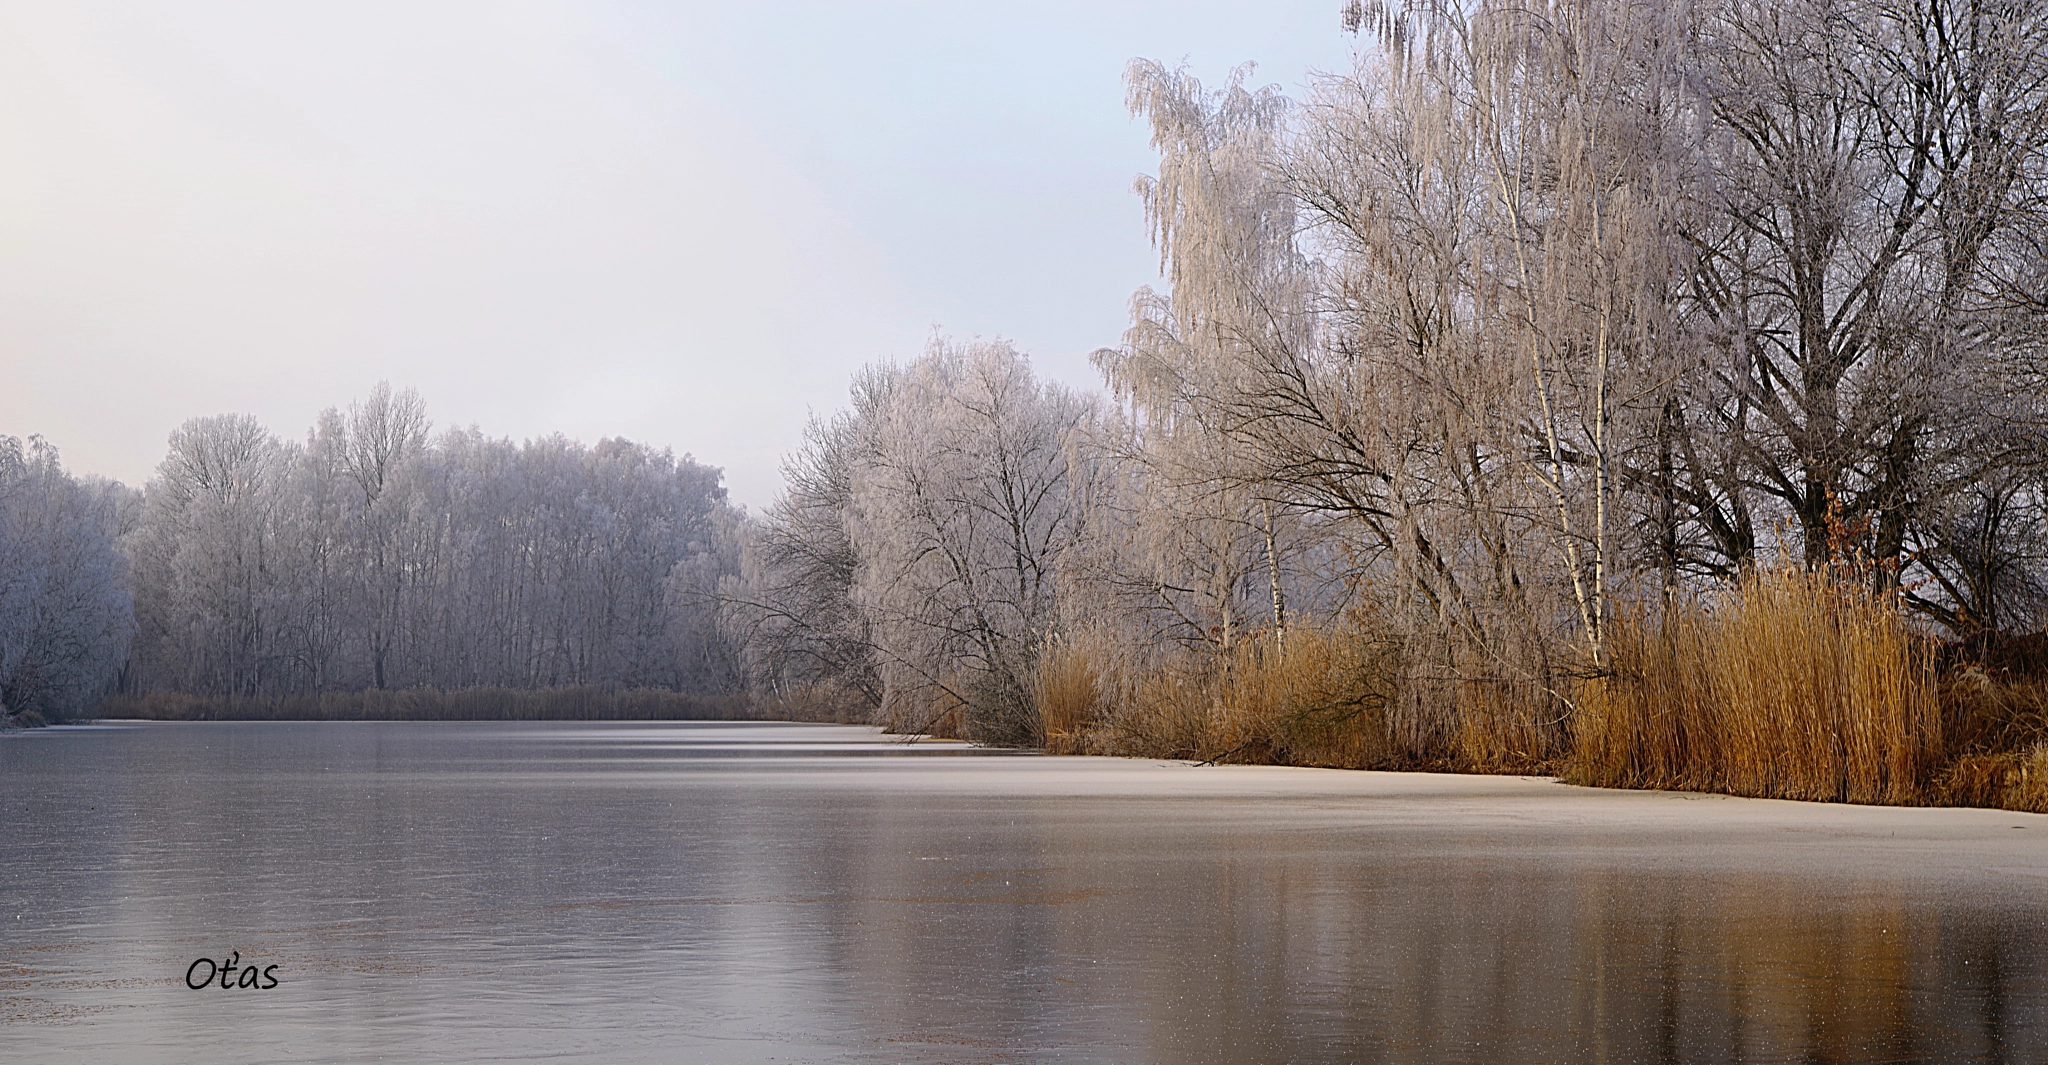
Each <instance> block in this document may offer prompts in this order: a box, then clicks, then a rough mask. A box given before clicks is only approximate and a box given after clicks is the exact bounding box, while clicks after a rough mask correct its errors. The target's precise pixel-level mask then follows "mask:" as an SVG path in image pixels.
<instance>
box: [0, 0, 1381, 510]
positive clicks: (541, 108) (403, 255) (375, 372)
mask: <svg viewBox="0 0 2048 1065" xmlns="http://www.w3.org/2000/svg"><path fill="white" fill-rule="evenodd" d="M1340 7H1341V3H1340V2H1339V0H1296V2H1284V3H1259V4H1250V3H1239V4H1224V3H1164V2H1161V3H1124V4H1109V3H1103V4H1084V3H1043V4H1011V5H991V4H939V3H859V4H818V3H791V2H784V3H776V4H772V5H771V4H761V5H754V4H738V5H734V4H726V5H703V6H699V5H690V4H668V3H652V2H637V3H625V2H621V3H591V2H585V3H565V4H558V3H546V2H532V0H492V2H489V3H474V4H455V3H443V4H437V3H420V2H406V3H378V2H360V0H352V2H350V3H347V4H340V3H336V4H330V5H326V6H325V7H315V6H313V5H306V4H291V5H281V4H274V3H267V2H263V3H258V2H250V3H207V2H192V0H186V2H181V3H179V4H176V5H141V4H129V3H120V4H112V3H110V4H94V3H66V4H61V5H58V4H49V3H43V2H34V0H31V2H0V142H4V143H5V144H7V145H8V149H7V158H8V163H7V165H6V166H4V167H0V433H8V434H14V435H26V434H29V433H40V434H42V435H44V436H46V437H48V438H49V439H50V440H51V441H52V442H53V443H55V444H57V445H58V446H59V447H60V448H61V449H62V450H63V452H64V454H65V457H66V461H67V464H68V465H70V466H71V467H72V468H73V469H74V470H76V471H80V472H87V473H101V474H105V475H108V476H112V477H117V478H120V479H122V480H126V481H129V482H131V483H137V482H140V481H141V480H142V479H144V478H145V477H146V476H147V475H148V473H149V471H150V470H151V468H152V467H153V466H154V464H155V463H156V461H157V460H158V459H159V458H160V457H161V455H162V448H163V440H164V437H165V435H166V434H167V433H168V432H169V431H170V429H171V428H172V427H173V426H175V425H176V424H177V423H178V422H180V421H182V420H184V419H185V418H187V417H190V416H192V415H195V414H212V413H220V412H224V411H242V412H247V413H251V414H254V415H256V416H258V417H259V418H261V419H263V420H264V421H265V422H266V423H267V424H268V425H269V426H270V427H271V428H272V429H273V430H274V431H276V432H278V433H279V434H280V435H284V436H287V437H294V436H297V435H298V434H300V433H302V432H304V430H305V428H306V427H307V426H308V425H309V424H310V423H311V420H312V418H313V416H314V414H315V412H317V411H318V410H319V409H320V408H321V407H324V406H329V405H341V404H345V403H346V402H347V401H348V400H349V399H350V398H351V397H354V396H359V395H361V394H362V393H364V392H365V391H367V390H368V389H369V387H370V386H371V385H372V384H374V383H375V382H376V381H377V380H379V379H380V378H387V379H389V380H391V381H392V383H393V384H395V385H398V386H401V387H403V386H412V387H416V388H418V389H419V390H420V391H421V392H422V393H423V394H424V395H425V397H426V399H427V403H428V409H429V411H430V413H431V414H432V416H433V418H434V421H435V423H436V424H437V425H441V426H446V425H452V424H469V423H475V424H477V425H479V426H480V427H481V428H482V429H483V430H484V431H485V432H487V433H491V434H493V435H509V436H513V437H525V436H530V435H534V434H539V433H545V432H550V431H556V430H559V431H561V432H564V433H567V434H569V435H572V436H578V437H582V438H584V439H586V440H595V439H597V438H598V437H601V436H608V435H621V436H628V437H632V438H634V439H640V440H647V441H651V442H654V443H657V444H666V445H669V446H672V447H674V448H675V449H676V450H677V451H679V452H680V451H689V452H691V453H693V454H695V455H696V456H697V457H698V458H699V459H701V460H703V461H706V462H710V463H713V464H716V465H721V466H724V467H725V468H726V470H727V473H728V480H729V483H730V484H731V486H732V489H733V495H734V498H735V499H736V500H738V501H739V502H743V503H746V504H748V505H749V506H751V507H753V508H756V509H758V508H759V507H760V506H761V505H763V504H765V503H767V502H768V501H769V500H771V499H772V498H773V497H774V494H775V492H776V488H777V484H778V477H777V475H776V472H775V467H776V462H777V459H778V456H779V455H780V454H781V453H782V452H783V451H785V450H787V449H788V448H789V447H790V446H791V445H793V444H794V443H795V441H796V439H797V436H798V434H799V433H800V431H801V428H802V424H803V420H804V417H805V414H806V411H807V410H812V409H816V410H821V411H822V410H826V409H830V408H832V407H834V406H837V405H838V404H839V403H840V402H841V400H842V398H843V395H844V390H845V384H846V378H847V375H848V374H849V373H850V372H851V371H852V370H853V369H854V368H856V367H857V366H859V365H860V364H862V363H864V362H868V361H871V360H874V359H879V358H891V357H894V358H901V357H908V356H911V355H915V354H916V353H917V351H918V350H919V349H920V348H921V347H922V345H923V343H924V339H925V337H926V336H927V335H928V334H929V333H930V331H931V329H932V328H933V327H934V326H938V327H940V328H942V329H944V330H946V331H947V332H950V333H957V334H962V335H971V334H981V335H1002V336H1006V337H1009V338H1011V339H1013V340H1015V341H1016V342H1017V343H1018V344H1019V345H1020V346H1021V347H1023V348H1024V349H1025V350H1027V351H1029V352H1031V353H1032V355H1033V357H1034V360H1035V361H1036V363H1037V365H1038V366H1039V367H1040V369H1041V370H1042V371H1043V372H1045V373H1048V374H1050V375H1052V376H1054V377H1057V378H1060V379H1062V380H1066V381H1069V382H1071V383H1074V384H1079V385H1084V386H1089V387H1093V386H1094V385H1095V378H1094V374H1093V371H1092V369H1091V368H1090V367H1089V364H1088V361H1087V354H1088V352H1089V351H1091V350H1093V349H1094V348H1096V347H1099V346H1102V345H1105V344H1111V343H1114V342H1115V341H1116V339H1117V336H1118V333H1119V332H1120V331H1121V329H1122V328H1123V325H1124V320H1125V307H1126V302H1127V300H1128V299H1129V297H1130V294H1131V291H1132V290H1133V289H1135V288H1136V287H1137V286H1139V285H1142V284H1147V283H1151V282H1153V281H1155V280H1156V267H1157V259H1156V257H1155V256H1154V254H1153V253H1152V251H1151V249H1150V246H1149V244H1148V243H1147V240H1146V233H1145V229H1144V223H1143V218H1142V214H1141V211H1140V208H1139V205H1138V202H1137V199H1136V197H1135V196H1133V195H1132V194H1131V191H1130V185H1131V179H1132V178H1133V177H1134V176H1135V175H1137V174H1138V173H1140V172H1141V171H1145V170H1149V169H1150V167H1151V157H1150V154H1149V151H1148V149H1147V145H1146V137H1145V132H1144V130H1143V128H1142V127H1141V126H1140V124H1139V123H1138V122H1136V121H1134V120H1132V119H1131V118H1130V117H1129V116H1128V115H1127V114H1126V113H1125V111H1124V107H1123V88H1122V82H1121V77H1122V72H1123V67H1124V64H1125V62H1126V61H1127V60H1129V59H1130V58H1132V57H1133V56H1146V57H1150V58H1156V59H1161V60H1165V61H1169V62H1171V61H1177V60H1181V59H1186V60H1187V61H1188V62H1189V64H1190V66H1191V67H1192V68H1193V69H1194V70H1195V71H1196V72H1197V73H1198V74H1200V75H1201V76H1202V77H1204V79H1205V80H1211V81H1216V80H1221V78H1222V77H1223V75H1224V74H1225V73H1226V72H1227V71H1228V70H1229V69H1230V68H1231V67H1232V66H1234V65H1235V64H1237V63H1240V62H1244V61H1246V60H1252V61H1256V62H1257V63H1258V64H1259V69H1258V74H1257V77H1256V79H1255V80H1256V81H1258V82H1259V83H1267V82H1278V83H1280V84H1282V85H1284V86H1286V87H1288V88H1289V90H1290V91H1293V92H1296V93H1297V94H1298V91H1299V89H1300V87H1301V86H1302V85H1303V84H1304V83H1305V81H1306V78H1307V71H1309V70H1310V69H1324V70H1330V69H1341V68H1344V67H1346V66H1348V64H1349V62H1350V60H1349V56H1350V50H1351V46H1352V41H1351V39H1350V38H1348V37H1346V36H1345V35H1343V34H1342V33H1341V32H1340V30H1339V26H1338V13H1339V9H1340Z"/></svg>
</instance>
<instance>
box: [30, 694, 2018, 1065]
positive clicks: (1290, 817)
mask: <svg viewBox="0 0 2048 1065" xmlns="http://www.w3.org/2000/svg"><path fill="white" fill-rule="evenodd" d="M0 801H4V802H5V803H6V804H7V807H6V811H5V816H4V817H0V905H4V906H5V910H4V913H0V919H4V921H0V982H4V990H0V999H4V1002H0V1059H4V1060H7V1061H23V1062H27V1061H36V1062H46V1063H58V1062H108V1061H122V1062H127V1063H143V1062H155V1061H163V1062H186V1061H199V1060H204V1061H207V1062H211V1063H220V1065H225V1063H235V1062H273V1061H283V1060H294V1061H328V1062H350V1063H353V1062H365V1061H375V1060H390V1061H441V1062H452V1061H478V1062H483V1061H540V1060H547V1061H587V1062H634V1061H662V1062H714V1063H715V1062H834V1061H852V1062H1010V1061H1063V1062H1069V1061H1070V1062H1101V1061H1116V1062H1173V1063H1189V1065H1194V1063H1206V1062H1230V1061H1243V1062H1282V1061H1286V1062H1458V1061H1469V1062H1507V1061H1520V1062H1536V1061H1574V1062H1594V1061H1611V1062H1680V1061H1686V1062H1690V1061H1698V1062H1721V1061H1732V1060H1743V1061H1752V1062H1758V1061H1826V1062H1850V1061H1902V1060H1941V1061H2026V1062H2036V1061H2042V1060H2048V817H2044V816H2039V815H2029V814H2012V813H2000V812H1996V811H1979V810H1896V809H1878V808H1871V807H1849V806H1820V805H1805V804H1795V803H1781V802H1765V801H1756V800H1743V799H1730V798H1724V797H1713V796H1698V795H1676V794H1658V793H1624V792H1603V791H1594V790H1589V789H1581V788H1571V787H1566V786H1563V785H1560V784H1556V783H1552V782H1548V781H1541V780H1530V779H1522V778H1493V777H1461V776H1435V775H1420V774H1389V773H1346V772H1338V771H1327V770H1310V769H1282V768H1266V767H1207V768H1194V767H1190V766H1187V765H1183V764H1178V763H1163V762H1148V761H1132V760H1120V759H1086V758H1051V757H1044V756H1039V755H1033V754H1023V753H1010V752H994V751H978V750H974V749H971V748H967V747H965V746H963V745H960V744H952V743H931V742H926V743H918V744H912V745H906V744H903V743H900V742H896V741H894V740H893V739H891V738H888V737H881V736H877V735H875V734H874V732H873V730H870V729H862V728H855V727H846V726H810V725H777V724H712V723H675V724H669V723H661V724H555V723H548V724H478V723H447V724H439V723H337V724H312V723H303V724H301V723H279V724H150V725H138V726H132V727H100V728H83V729H55V730H41V731H37V732H34V733H27V734H10V735H6V736H4V737H0ZM201 958H208V959H214V960H211V961H208V962H207V963H205V964H203V965H202V964H199V959H201ZM219 959H225V960H227V961H229V962H232V963H235V964H236V966H237V968H236V970H235V971H234V972H233V973H232V974H231V975H230V980H231V982H233V983H237V984H239V983H240V977H241V974H242V972H244V971H246V970H247V968H248V967H250V966H252V965H253V966H262V967H263V968H262V970H261V972H262V973H263V974H266V975H267V976H268V977H270V978H272V979H274V980H275V981H276V986H275V987H264V986H260V983H259V986H257V987H253V988H252V987H241V986H235V987H231V988H228V989H223V988H221V987H220V986H219V980H218V978H217V977H216V978H215V979H214V981H213V982H212V983H210V984H209V985H208V986H206V987H204V988H202V989H198V990H194V989H192V988H190V987H188V986H187V983H188V980H197V979H204V978H207V977H210V976H213V975H214V974H213V973H212V972H211V971H210V970H212V969H214V968H217V961H218V960H219ZM273 967H274V968H273Z"/></svg>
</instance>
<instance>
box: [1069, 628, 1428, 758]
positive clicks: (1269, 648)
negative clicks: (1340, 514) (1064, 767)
mask: <svg viewBox="0 0 2048 1065" xmlns="http://www.w3.org/2000/svg"><path fill="white" fill-rule="evenodd" d="M1394 659H1395V655H1394V652H1393V649H1392V648H1391V645H1389V644H1387V643H1386V642H1385V641H1381V640H1377V639H1374V638H1372V637H1371V636H1369V635H1368V634H1363V633H1355V632H1334V631H1323V630H1319V629H1314V628H1309V627H1305V626H1297V627H1294V628H1290V629H1289V630H1288V631H1287V633H1286V634H1285V637H1284V640H1283V639H1279V638H1276V637H1275V635H1274V634H1271V633H1267V634H1264V635H1260V636H1256V637H1251V638H1245V639H1240V640H1238V641H1237V642H1236V643H1235V644H1234V646H1232V647H1230V648H1228V649H1224V648H1195V649H1189V648H1180V647H1170V648H1132V647H1128V646H1123V645H1121V644H1119V643H1118V641H1116V640H1115V639H1114V638H1113V637H1111V636H1110V635H1109V634H1107V633H1104V632H1095V631H1090V632H1084V633H1080V634H1070V635H1068V636H1066V637H1064V638H1060V639H1056V640H1053V641H1051V642H1049V643H1048V644H1047V646H1046V647H1045V648H1044V650H1043V651H1042V652H1041V654H1040V657H1039V666H1038V674H1037V678H1036V684H1035V687H1034V691H1033V695H1034V700H1035V703H1036V708H1037V712H1038V717H1039V720H1040V722H1041V728H1042V730H1043V734H1044V736H1045V745H1046V749H1047V750H1049V751H1053V752H1055V753H1070V754H1122V755H1137V756H1144V757H1160V758H1183V759H1189V760H1195V761H1217V762H1264V763H1285V764H1293V765H1321V766H1354V767H1363V766H1373V765H1383V764H1386V763H1388V762H1389V761H1390V760H1391V759H1392V757H1393V752H1392V750H1391V747H1390V745H1389V744H1388V743H1387V739H1386V735H1387V730H1386V726H1385V717H1384V712H1385V709H1386V706H1387V703H1388V701H1389V699H1390V698H1391V696H1392V694H1393V692H1394V691H1395V688H1396V685H1395V683H1394V677H1395V670H1394V668H1393V663H1394Z"/></svg>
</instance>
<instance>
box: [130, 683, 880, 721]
mask: <svg viewBox="0 0 2048 1065" xmlns="http://www.w3.org/2000/svg"><path fill="white" fill-rule="evenodd" d="M97 713H98V714H99V716H101V717H107V718H140V719H144V720H150V721H791V720H805V721H850V720H854V719H855V715H853V714H849V713H847V712H845V711H837V712H835V711H833V710H830V709H828V708H823V707H814V708H792V707H784V706H780V705H773V704H761V703H756V702H754V701H753V700H750V699H748V698H747V697H746V696H745V695H740V694H729V695H698V694H692V693H689V692H677V691H666V690H663V689H658V688H637V689H631V690H627V691H605V690H603V689H600V688H552V689H548V690H544V691H521V690H518V689H513V688H461V689H457V690H454V691H440V690H437V689H433V688H406V689H400V690H396V691H394V690H389V689H370V690H365V691H353V692H326V693H320V694H301V695H281V696H237V695H228V696H195V695H188V694H185V693H183V692H165V691H156V692H149V693H147V694H144V695H113V696H109V697H108V698H107V699H106V700H105V701H104V702H103V703H101V705H100V707H99V709H98V711H97ZM859 716H860V718H861V719H863V720H864V717H865V715H859Z"/></svg>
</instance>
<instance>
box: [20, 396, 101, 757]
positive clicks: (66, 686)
mask: <svg viewBox="0 0 2048 1065" xmlns="http://www.w3.org/2000/svg"><path fill="white" fill-rule="evenodd" d="M126 492H127V490H126V489H124V488H122V487H121V486H120V485H117V484H110V483H106V482H91V481H87V482H80V481H78V480H76V479H74V478H73V477H71V476H70V475H69V474H67V473H66V472H65V471H64V468H63V467H62V465H60V464H59V462H58V456H57V450H56V449H55V448H53V447H51V446H50V445H49V444H47V443H45V442H44V441H43V440H41V439H39V438H35V437H31V438H30V439H29V440H28V442H27V443H26V444H24V443H23V442H22V441H21V440H20V439H19V438H16V437H11V436H0V715H19V716H26V715H35V717H39V718H41V719H44V720H63V719H65V718H68V717H74V716H78V715H81V714H86V713H89V712H90V711H91V710H92V709H93V707H94V706H95V705H96V704H97V702H98V699H99V697H100V695H102V694H103V693H104V692H105V691H106V690H107V687H108V685H109V684H110V683H112V682H113V681H114V679H115V677H116V674H117V673H118V672H119V671H120V669H121V666H122V664H123V663H124V662H125V661H126V659H127V656H128V643H129V639H130V637H131V635H132V633H133V625H134V623H133V612H132V607H131V601H130V596H129V591H128V587H127V566H126V560H125V559H123V558H122V556H121V555H120V553H119V552H118V551H117V550H116V549H115V537H116V536H117V535H119V532H120V522H121V520H122V511H123V509H124V505H125V503H126V500H125V498H124V496H125V494H126Z"/></svg>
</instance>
